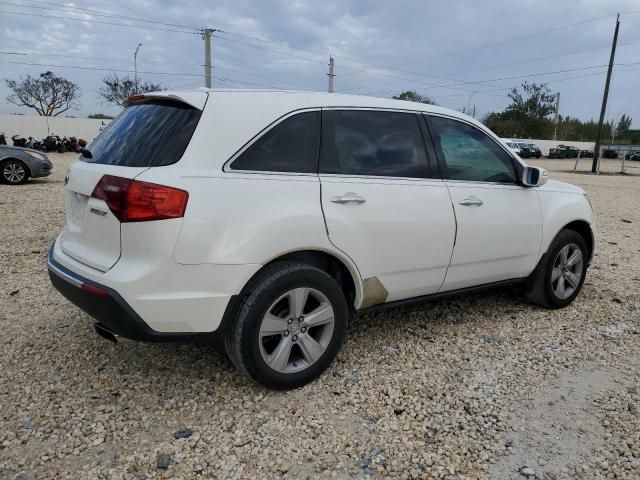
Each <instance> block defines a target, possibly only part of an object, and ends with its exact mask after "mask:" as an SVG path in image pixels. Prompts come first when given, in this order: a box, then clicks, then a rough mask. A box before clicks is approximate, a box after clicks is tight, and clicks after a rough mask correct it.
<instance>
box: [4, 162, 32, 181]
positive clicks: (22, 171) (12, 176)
mask: <svg viewBox="0 0 640 480" xmlns="http://www.w3.org/2000/svg"><path fill="white" fill-rule="evenodd" d="M28 178H29V172H28V170H27V167H26V166H25V164H24V163H22V162H21V161H20V160H13V159H9V160H5V161H4V162H2V164H1V165H0V179H2V181H3V182H4V183H9V184H11V185H18V184H21V183H24V182H26V181H27V179H28Z"/></svg>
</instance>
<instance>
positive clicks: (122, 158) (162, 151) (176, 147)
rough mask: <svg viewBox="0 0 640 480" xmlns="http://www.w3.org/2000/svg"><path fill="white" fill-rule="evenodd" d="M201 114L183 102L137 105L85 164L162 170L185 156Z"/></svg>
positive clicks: (105, 134)
mask: <svg viewBox="0 0 640 480" xmlns="http://www.w3.org/2000/svg"><path fill="white" fill-rule="evenodd" d="M201 113H202V112H201V111H200V110H198V109H197V108H194V107H191V106H190V105H186V104H184V103H181V102H168V101H158V100H153V101H145V102H144V103H134V104H132V105H130V106H128V107H127V108H125V109H124V111H123V112H122V113H121V114H120V115H118V116H117V117H116V118H115V120H113V121H112V122H111V123H109V125H107V127H106V128H105V129H104V130H103V131H102V133H100V135H98V137H97V138H96V139H95V140H94V141H93V142H92V143H91V145H89V147H88V148H89V151H90V152H91V156H92V158H87V157H86V156H83V157H82V160H84V161H85V162H91V163H102V164H108V165H119V166H123V167H161V166H163V165H171V164H172V163H176V162H177V161H178V160H180V158H181V157H182V154H183V153H184V151H185V149H186V148H187V145H188V144H189V141H190V140H191V136H192V135H193V132H194V130H195V129H196V126H197V125H198V121H199V120H200V115H201Z"/></svg>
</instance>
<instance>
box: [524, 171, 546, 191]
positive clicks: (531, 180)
mask: <svg viewBox="0 0 640 480" xmlns="http://www.w3.org/2000/svg"><path fill="white" fill-rule="evenodd" d="M547 180H549V172H548V171H546V170H545V169H544V168H540V167H525V169H524V173H523V174H522V184H523V185H524V186H525V187H540V186H542V185H544V184H545V183H547Z"/></svg>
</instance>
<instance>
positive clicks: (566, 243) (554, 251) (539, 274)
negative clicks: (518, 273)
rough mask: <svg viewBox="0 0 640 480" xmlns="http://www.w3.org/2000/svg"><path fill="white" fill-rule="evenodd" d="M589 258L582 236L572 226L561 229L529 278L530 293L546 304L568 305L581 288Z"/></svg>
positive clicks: (555, 305)
mask: <svg viewBox="0 0 640 480" xmlns="http://www.w3.org/2000/svg"><path fill="white" fill-rule="evenodd" d="M587 259H588V249H587V245H586V243H585V241H584V239H583V238H582V236H581V235H580V234H579V233H577V232H575V231H573V230H561V231H560V233H558V235H557V236H556V238H555V239H554V240H553V242H551V245H550V246H549V249H548V250H547V253H545V254H544V256H543V257H542V259H541V260H540V263H539V264H538V266H537V267H536V270H535V271H534V272H533V274H532V275H531V278H530V279H529V281H528V282H527V287H528V288H527V297H528V298H529V299H530V300H531V301H533V302H534V303H536V304H538V305H541V306H544V307H547V308H562V307H566V306H567V305H569V304H570V303H571V302H573V300H574V299H575V298H576V297H577V296H578V293H580V290H581V289H582V285H583V283H584V279H585V276H586V273H587Z"/></svg>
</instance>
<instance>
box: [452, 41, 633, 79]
mask: <svg viewBox="0 0 640 480" xmlns="http://www.w3.org/2000/svg"><path fill="white" fill-rule="evenodd" d="M632 45H640V42H636V43H621V44H620V45H618V46H619V47H629V46H632ZM605 48H609V45H604V46H601V47H591V48H583V49H581V50H573V51H571V52H566V53H558V54H556V55H548V56H546V57H536V58H530V59H527V60H521V61H517V62H512V63H502V64H500V65H492V66H490V67H482V68H473V69H470V70H459V71H457V72H452V73H448V74H447V75H462V74H465V73H471V72H482V71H486V70H494V69H496V68H504V67H512V66H514V65H522V64H527V63H533V62H539V61H541V60H549V59H551V58H560V57H568V56H571V55H576V54H578V53H585V52H591V51H593V50H603V49H605Z"/></svg>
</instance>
